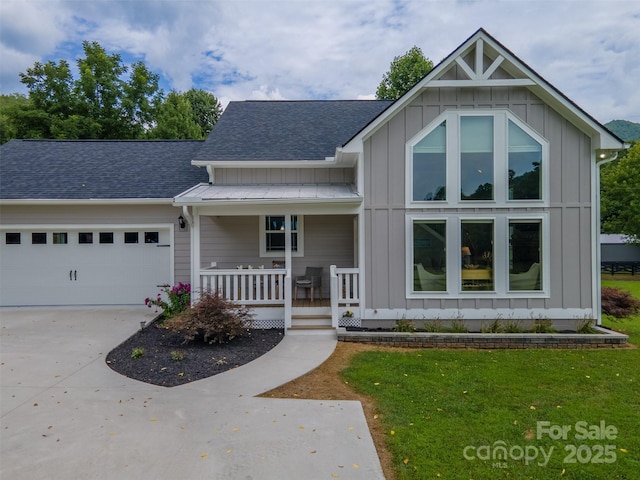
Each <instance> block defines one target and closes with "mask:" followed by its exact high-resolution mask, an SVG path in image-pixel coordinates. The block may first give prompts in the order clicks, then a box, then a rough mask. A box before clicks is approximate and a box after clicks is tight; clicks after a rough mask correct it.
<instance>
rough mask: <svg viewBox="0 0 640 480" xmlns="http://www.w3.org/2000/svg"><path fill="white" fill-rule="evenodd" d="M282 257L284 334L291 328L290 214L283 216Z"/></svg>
mask: <svg viewBox="0 0 640 480" xmlns="http://www.w3.org/2000/svg"><path fill="white" fill-rule="evenodd" d="M284 255H285V259H284V262H285V265H286V272H287V273H286V275H285V277H284V292H283V293H284V328H285V334H286V331H287V329H289V328H291V307H292V303H293V302H292V298H291V295H292V293H293V291H292V289H291V214H290V213H287V214H285V216H284Z"/></svg>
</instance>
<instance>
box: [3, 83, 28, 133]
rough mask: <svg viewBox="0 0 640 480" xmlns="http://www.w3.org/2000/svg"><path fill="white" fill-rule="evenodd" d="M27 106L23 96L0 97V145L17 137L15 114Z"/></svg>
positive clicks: (16, 94) (26, 99)
mask: <svg viewBox="0 0 640 480" xmlns="http://www.w3.org/2000/svg"><path fill="white" fill-rule="evenodd" d="M29 106H30V102H29V99H28V98H27V97H26V96H24V95H20V94H18V93H13V94H11V95H0V145H1V144H3V143H5V142H8V141H9V140H11V139H12V138H16V137H17V136H18V125H17V119H16V114H17V112H19V111H20V110H22V109H26V108H28V107H29Z"/></svg>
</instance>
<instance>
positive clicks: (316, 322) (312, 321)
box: [291, 315, 331, 328]
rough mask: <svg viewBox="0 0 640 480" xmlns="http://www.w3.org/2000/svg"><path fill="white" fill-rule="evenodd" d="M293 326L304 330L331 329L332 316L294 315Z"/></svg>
mask: <svg viewBox="0 0 640 480" xmlns="http://www.w3.org/2000/svg"><path fill="white" fill-rule="evenodd" d="M291 326H292V327H304V328H309V327H311V328H314V327H316V328H318V327H328V328H331V316H330V315H292V316H291Z"/></svg>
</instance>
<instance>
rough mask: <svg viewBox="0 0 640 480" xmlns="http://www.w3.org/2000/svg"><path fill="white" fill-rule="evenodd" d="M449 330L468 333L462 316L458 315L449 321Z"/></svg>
mask: <svg viewBox="0 0 640 480" xmlns="http://www.w3.org/2000/svg"><path fill="white" fill-rule="evenodd" d="M451 332H452V333H469V329H468V328H467V326H466V325H465V323H464V318H462V317H459V318H455V319H453V320H452V321H451Z"/></svg>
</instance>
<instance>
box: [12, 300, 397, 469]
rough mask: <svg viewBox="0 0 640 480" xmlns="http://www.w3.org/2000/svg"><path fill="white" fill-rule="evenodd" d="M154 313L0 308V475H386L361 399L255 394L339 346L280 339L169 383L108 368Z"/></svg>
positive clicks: (323, 339)
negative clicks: (239, 363)
mask: <svg viewBox="0 0 640 480" xmlns="http://www.w3.org/2000/svg"><path fill="white" fill-rule="evenodd" d="M153 315H154V314H153V313H152V312H151V311H150V310H149V309H147V308H144V307H139V308H138V307H136V308H83V309H81V308H54V309H51V308H49V309H44V308H20V309H17V308H10V309H8V308H4V309H0V322H1V335H0V364H1V367H0V374H1V380H0V383H1V385H0V386H1V397H0V400H1V405H0V412H1V418H2V422H1V424H2V425H1V432H0V440H1V445H0V460H1V466H0V477H1V478H3V479H4V478H6V479H12V480H21V479H25V480H27V479H28V480H35V479H52V478H56V479H57V478H60V479H62V478H64V479H92V480H97V479H115V478H117V479H165V478H184V479H190V480H193V479H219V480H223V479H224V480H235V479H238V480H240V479H241V480H248V479H255V480H257V479H260V480H269V479H305V480H315V479H331V478H342V479H367V480H374V479H382V478H384V477H383V475H382V470H381V467H380V463H379V460H378V457H377V455H376V452H375V448H374V446H373V442H372V440H371V436H370V434H369V430H368V428H367V424H366V421H365V418H364V414H363V411H362V407H361V405H360V403H359V402H345V401H335V402H327V401H312V400H284V399H282V400H280V399H265V398H255V397H254V396H255V395H257V394H259V393H262V392H264V391H267V390H269V389H271V388H274V387H276V386H278V385H281V384H283V383H286V382H287V381H289V380H291V379H293V378H296V377H298V376H300V375H302V374H304V373H306V372H307V371H309V370H311V369H313V368H314V367H315V366H317V365H319V364H320V363H321V362H322V361H324V360H325V359H326V358H327V357H328V356H329V355H330V354H331V352H332V351H333V349H334V348H335V339H332V338H328V337H303V336H287V337H286V338H285V339H284V340H283V341H282V342H281V343H280V344H279V345H278V346H277V347H276V348H274V349H273V350H272V351H271V352H269V353H267V354H266V355H264V356H263V357H261V358H260V359H258V360H256V361H254V362H252V363H250V364H248V365H245V366H243V367H240V368H237V369H235V370H232V371H229V372H226V373H224V374H220V375H216V376H215V377H211V378H208V379H204V380H200V381H197V382H193V383H191V384H188V385H183V386H180V387H173V388H165V387H158V386H153V385H148V384H145V383H141V382H138V381H135V380H131V379H128V378H126V377H123V376H121V375H119V374H117V373H115V372H114V371H112V370H111V369H110V368H108V367H107V366H106V364H105V362H104V358H105V356H106V354H107V353H108V352H109V351H110V350H111V349H112V348H113V347H115V346H116V345H117V344H119V343H120V342H121V341H123V340H125V339H126V338H127V337H129V336H130V335H131V334H133V333H134V332H135V331H136V329H138V328H139V324H140V321H141V320H150V319H151V318H152V317H153Z"/></svg>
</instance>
